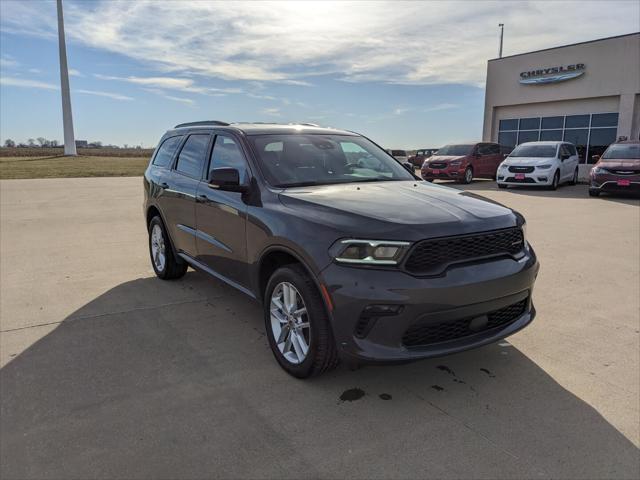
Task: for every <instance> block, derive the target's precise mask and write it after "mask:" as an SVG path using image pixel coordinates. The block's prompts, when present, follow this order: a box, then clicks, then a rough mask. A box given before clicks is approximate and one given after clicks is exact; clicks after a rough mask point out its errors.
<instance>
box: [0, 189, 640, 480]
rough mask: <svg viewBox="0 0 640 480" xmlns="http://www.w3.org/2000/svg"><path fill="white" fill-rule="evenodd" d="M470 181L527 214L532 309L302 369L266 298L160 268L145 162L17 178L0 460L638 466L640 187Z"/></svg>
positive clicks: (571, 468)
mask: <svg viewBox="0 0 640 480" xmlns="http://www.w3.org/2000/svg"><path fill="white" fill-rule="evenodd" d="M465 189H467V190H470V191H473V192H475V193H479V194H482V195H486V196H488V197H490V198H492V199H495V200H497V201H499V202H502V203H505V204H507V205H509V206H511V207H513V208H516V209H517V210H519V211H520V212H522V213H523V214H524V215H525V216H526V217H527V220H528V227H529V229H528V235H529V239H530V241H531V242H532V244H533V245H534V248H535V249H536V251H537V253H538V256H539V257H540V261H541V263H542V270H541V273H540V276H539V278H538V282H537V284H536V290H535V292H534V302H535V304H536V307H537V309H538V317H537V319H536V320H535V322H534V323H533V324H532V325H531V326H530V327H529V328H527V329H525V330H524V331H522V332H520V333H518V334H517V335H515V336H513V337H510V338H509V339H508V341H504V342H501V343H500V344H495V345H491V346H488V347H484V348H482V349H478V350H475V351H471V352H467V353H463V354H459V355H455V356H450V357H445V358H441V359H436V360H429V361H423V362H419V363H414V364H409V365H403V366H393V367H366V368H363V369H360V370H357V371H355V372H353V371H349V370H347V369H345V368H340V369H338V370H337V371H335V372H332V373H330V374H328V375H325V376H323V377H321V378H318V379H315V380H312V381H298V380H295V379H293V378H291V377H289V376H288V375H286V374H285V373H284V372H282V371H281V370H280V369H279V367H278V366H277V365H276V363H275V361H274V360H273V358H272V355H271V352H270V351H269V348H268V345H267V342H266V338H265V335H264V327H263V323H262V317H261V311H260V307H259V306H258V305H257V304H255V303H253V302H251V301H249V300H247V298H246V297H244V296H243V295H242V294H240V293H237V292H235V291H234V290H232V289H231V288H229V287H226V286H225V285H223V284H221V283H220V282H218V281H216V280H213V279H210V278H207V277H205V276H204V275H203V274H200V273H196V272H193V271H190V272H189V273H188V274H187V275H186V276H185V277H184V278H183V279H181V280H178V281H175V282H162V281H160V280H157V279H156V278H154V277H153V272H152V270H151V266H150V264H149V259H148V254H147V243H146V242H147V240H146V232H145V229H144V225H143V220H142V211H141V207H142V180H141V179H140V178H110V179H106V178H91V179H52V180H11V181H3V182H0V196H1V197H0V204H1V205H0V207H1V210H0V221H1V223H0V245H1V247H2V248H1V257H0V282H1V285H2V291H1V296H0V317H1V318H0V320H1V325H0V331H1V334H0V361H1V362H2V369H1V370H0V395H1V398H0V414H1V416H0V477H2V478H3V479H5V478H6V479H9V478H204V477H207V478H212V477H216V478H302V477H304V478H309V477H313V478H316V477H321V478H345V477H350V478H515V477H519V478H522V477H526V478H637V477H638V476H640V457H639V451H638V445H640V428H639V425H640V413H639V405H638V403H639V398H640V397H639V392H640V386H639V379H640V358H639V351H640V334H639V329H640V305H639V301H640V300H639V292H640V271H639V270H640V247H639V240H640V205H639V202H638V201H637V200H629V199H610V198H598V199H591V198H588V197H587V192H586V187H585V186H583V185H579V186H575V187H563V188H561V189H560V190H558V191H557V192H549V191H533V190H524V191H523V190H517V191H516V190H511V189H510V190H508V191H503V190H498V189H497V188H496V186H495V183H493V182H477V183H475V184H472V185H471V186H469V187H466V188H465ZM345 392H346V394H345ZM341 397H342V398H350V399H353V400H352V401H349V400H341Z"/></svg>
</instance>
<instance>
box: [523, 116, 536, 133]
mask: <svg viewBox="0 0 640 480" xmlns="http://www.w3.org/2000/svg"><path fill="white" fill-rule="evenodd" d="M539 128H540V117H535V118H521V119H520V130H538V129H539Z"/></svg>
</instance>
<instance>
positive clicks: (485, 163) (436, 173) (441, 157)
mask: <svg viewBox="0 0 640 480" xmlns="http://www.w3.org/2000/svg"><path fill="white" fill-rule="evenodd" d="M507 153H508V152H507V150H506V149H505V148H504V147H500V145H498V144H497V143H456V144H450V145H445V146H444V147H442V148H441V149H440V150H438V152H437V153H436V154H435V155H433V156H432V157H430V158H429V160H428V161H426V162H425V163H424V165H423V166H422V178H423V179H425V180H428V181H430V182H431V181H433V180H435V179H436V178H443V179H448V180H457V181H458V182H462V183H471V181H472V180H473V179H474V177H475V178H492V179H495V178H496V172H497V171H498V165H500V163H501V162H502V160H504V157H505V156H506V154H507Z"/></svg>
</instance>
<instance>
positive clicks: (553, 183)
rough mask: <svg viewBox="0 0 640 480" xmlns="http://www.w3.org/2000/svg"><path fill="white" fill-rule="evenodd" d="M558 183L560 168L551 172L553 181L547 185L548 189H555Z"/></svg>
mask: <svg viewBox="0 0 640 480" xmlns="http://www.w3.org/2000/svg"><path fill="white" fill-rule="evenodd" d="M559 185H560V170H556V173H554V174H553V182H552V183H551V185H550V186H549V189H550V190H557V189H558V186H559Z"/></svg>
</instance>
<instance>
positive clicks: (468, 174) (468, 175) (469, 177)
mask: <svg viewBox="0 0 640 480" xmlns="http://www.w3.org/2000/svg"><path fill="white" fill-rule="evenodd" d="M472 181H473V168H471V167H467V169H466V170H465V171H464V176H463V177H462V183H464V184H465V185H469V184H470V183H471V182H472Z"/></svg>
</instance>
